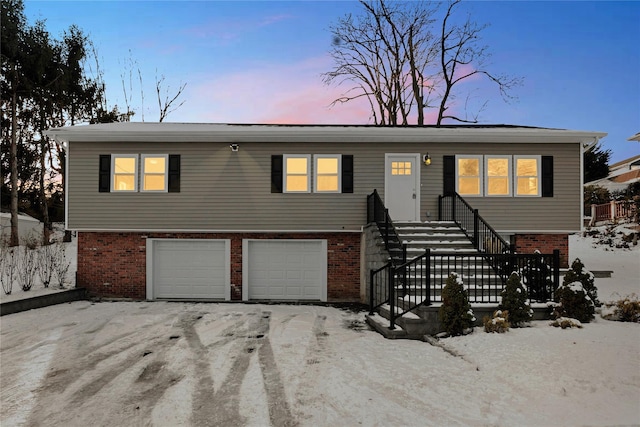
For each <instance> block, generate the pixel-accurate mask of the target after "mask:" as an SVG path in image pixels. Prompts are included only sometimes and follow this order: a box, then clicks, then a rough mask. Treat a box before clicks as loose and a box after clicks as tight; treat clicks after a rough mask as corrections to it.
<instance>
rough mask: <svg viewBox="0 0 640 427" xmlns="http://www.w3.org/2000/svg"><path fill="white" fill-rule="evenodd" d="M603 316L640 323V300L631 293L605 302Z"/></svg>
mask: <svg viewBox="0 0 640 427" xmlns="http://www.w3.org/2000/svg"><path fill="white" fill-rule="evenodd" d="M602 317H603V318H604V319H607V320H618V321H620V322H635V323H640V300H639V299H638V296H637V295H636V294H631V295H629V296H626V297H624V298H622V299H620V300H618V301H615V302H613V303H609V304H605V308H604V309H603V311H602Z"/></svg>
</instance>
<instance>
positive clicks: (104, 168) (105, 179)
mask: <svg viewBox="0 0 640 427" xmlns="http://www.w3.org/2000/svg"><path fill="white" fill-rule="evenodd" d="M98 191H99V192H100V193H108V192H109V191H111V154H101V155H100V165H99V166H98Z"/></svg>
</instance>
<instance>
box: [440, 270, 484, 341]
mask: <svg viewBox="0 0 640 427" xmlns="http://www.w3.org/2000/svg"><path fill="white" fill-rule="evenodd" d="M438 317H439V318H440V323H441V324H442V327H443V329H444V330H445V331H446V332H447V333H448V334H449V335H452V336H456V335H462V334H463V333H465V332H466V330H468V329H470V328H472V327H473V322H475V321H476V318H475V316H474V315H473V310H471V305H470V304H469V298H468V297H467V291H466V290H465V289H464V285H463V283H462V279H461V278H460V277H458V274H457V273H451V274H450V275H449V277H448V278H447V281H446V282H445V285H444V288H443V289H442V305H441V306H440V309H439V310H438Z"/></svg>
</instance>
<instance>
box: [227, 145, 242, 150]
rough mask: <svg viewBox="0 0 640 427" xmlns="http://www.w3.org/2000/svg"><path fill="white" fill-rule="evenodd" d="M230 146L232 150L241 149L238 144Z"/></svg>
mask: <svg viewBox="0 0 640 427" xmlns="http://www.w3.org/2000/svg"><path fill="white" fill-rule="evenodd" d="M229 147H230V148H231V151H233V152H236V151H238V149H240V146H239V145H238V144H229Z"/></svg>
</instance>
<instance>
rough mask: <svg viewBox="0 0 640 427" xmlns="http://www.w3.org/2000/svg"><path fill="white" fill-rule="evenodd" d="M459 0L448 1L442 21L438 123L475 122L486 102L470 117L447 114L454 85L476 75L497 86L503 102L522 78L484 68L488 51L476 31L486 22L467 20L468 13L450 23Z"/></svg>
mask: <svg viewBox="0 0 640 427" xmlns="http://www.w3.org/2000/svg"><path fill="white" fill-rule="evenodd" d="M460 2H461V0H453V1H451V2H450V3H449V6H448V7H447V12H446V14H445V16H444V19H443V20H442V28H441V29H442V31H441V36H440V67H441V69H440V72H441V74H440V75H441V77H442V79H443V81H444V91H443V94H442V97H441V99H440V108H439V109H438V119H437V122H436V124H437V125H441V124H442V121H443V120H444V119H452V120H456V121H459V122H465V123H477V122H478V114H479V113H480V111H482V109H483V108H484V106H485V105H486V103H485V104H484V105H483V106H482V107H481V109H480V111H478V112H476V113H475V114H474V116H473V118H471V119H469V118H461V117H459V116H457V115H455V114H452V113H447V110H449V108H450V106H451V105H450V102H451V101H452V100H453V99H455V94H454V92H453V89H454V86H456V85H457V84H458V83H460V82H461V81H463V80H467V79H469V78H471V77H473V76H476V75H481V76H485V77H487V78H488V79H489V80H491V81H492V82H493V83H495V84H496V85H497V86H498V89H499V90H500V94H501V95H502V98H503V99H504V100H505V101H508V100H510V99H512V98H513V97H512V96H511V95H510V94H509V92H510V90H511V89H513V88H514V87H515V86H518V85H520V84H522V79H520V78H514V77H509V76H507V75H505V74H493V73H490V72H489V71H487V70H486V66H487V63H488V60H489V58H490V54H489V52H488V47H487V46H485V45H482V44H481V43H480V33H482V31H483V30H484V29H485V28H487V25H479V24H477V23H476V22H474V21H472V20H471V16H467V19H466V21H465V22H464V23H463V24H461V25H455V24H451V16H452V13H453V10H454V8H455V7H456V6H457V5H458V4H460ZM464 66H468V68H466V69H465V68H464ZM467 100H468V98H467ZM465 111H466V109H465Z"/></svg>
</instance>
